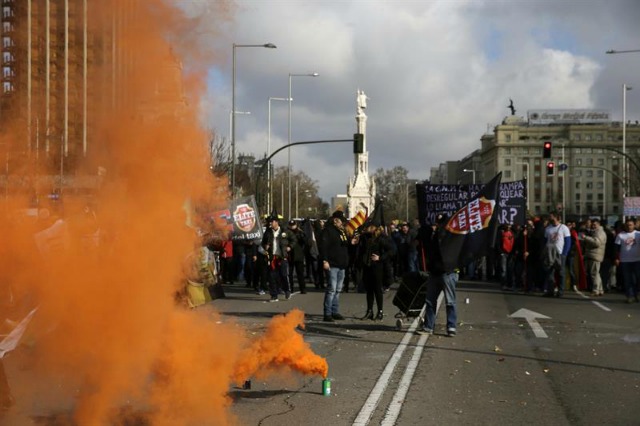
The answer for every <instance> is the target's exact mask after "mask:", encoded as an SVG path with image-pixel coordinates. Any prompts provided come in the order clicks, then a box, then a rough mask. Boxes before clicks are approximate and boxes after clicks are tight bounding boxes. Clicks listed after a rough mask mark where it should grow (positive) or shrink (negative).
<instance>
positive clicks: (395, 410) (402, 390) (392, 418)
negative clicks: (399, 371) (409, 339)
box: [380, 334, 429, 426]
mask: <svg viewBox="0 0 640 426" xmlns="http://www.w3.org/2000/svg"><path fill="white" fill-rule="evenodd" d="M428 338H429V336H428V335H426V334H425V335H422V336H420V339H419V340H418V344H417V345H416V348H415V350H414V351H413V356H412V357H411V361H409V364H407V368H406V369H405V370H404V374H403V375H402V380H400V384H399V385H398V390H397V391H396V393H395V395H393V399H392V400H391V403H390V404H389V406H388V407H387V414H385V416H384V419H382V423H380V424H381V425H382V426H393V425H395V424H396V421H397V420H398V416H400V410H401V409H402V404H404V398H405V397H406V396H407V393H408V392H409V387H410V386H411V381H412V380H413V375H414V374H415V373H416V367H417V366H418V362H420V358H421V357H422V350H423V348H424V345H425V344H426V343H427V339H428Z"/></svg>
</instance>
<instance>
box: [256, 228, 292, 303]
mask: <svg viewBox="0 0 640 426" xmlns="http://www.w3.org/2000/svg"><path fill="white" fill-rule="evenodd" d="M261 246H262V249H263V250H264V251H265V253H266V254H267V258H268V261H269V269H270V274H269V277H270V281H269V292H270V294H271V300H270V301H271V302H277V301H278V294H279V293H280V291H283V292H284V294H285V299H287V300H289V299H290V298H291V286H290V285H289V261H288V260H287V259H288V257H289V256H288V254H289V250H290V248H289V242H288V239H287V233H286V232H285V230H284V229H283V228H282V227H281V226H280V221H279V219H278V217H276V216H272V217H271V218H270V220H269V228H267V230H266V231H265V232H264V235H263V236H262V244H261Z"/></svg>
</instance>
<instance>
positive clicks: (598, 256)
mask: <svg viewBox="0 0 640 426" xmlns="http://www.w3.org/2000/svg"><path fill="white" fill-rule="evenodd" d="M579 239H580V242H581V243H584V248H585V250H584V259H585V266H586V268H587V274H589V276H590V277H591V283H592V289H591V295H592V296H596V297H599V296H602V295H604V288H603V287H602V278H601V277H600V265H601V264H602V261H603V260H604V251H605V248H606V245H607V234H605V232H604V229H603V228H602V225H601V224H600V220H599V219H591V231H590V232H589V233H581V234H580V237H579Z"/></svg>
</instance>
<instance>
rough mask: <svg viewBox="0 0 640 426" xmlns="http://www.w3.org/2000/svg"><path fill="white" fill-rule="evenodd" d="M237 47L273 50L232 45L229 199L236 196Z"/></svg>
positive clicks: (272, 45) (268, 46)
mask: <svg viewBox="0 0 640 426" xmlns="http://www.w3.org/2000/svg"><path fill="white" fill-rule="evenodd" d="M237 47H264V48H267V49H275V48H276V45H275V44H273V43H266V44H236V43H233V49H232V57H233V65H232V82H231V198H235V195H236V118H235V111H236V48H237Z"/></svg>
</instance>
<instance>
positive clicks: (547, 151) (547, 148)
mask: <svg viewBox="0 0 640 426" xmlns="http://www.w3.org/2000/svg"><path fill="white" fill-rule="evenodd" d="M542 158H551V141H546V142H545V143H544V144H543V145H542Z"/></svg>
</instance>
